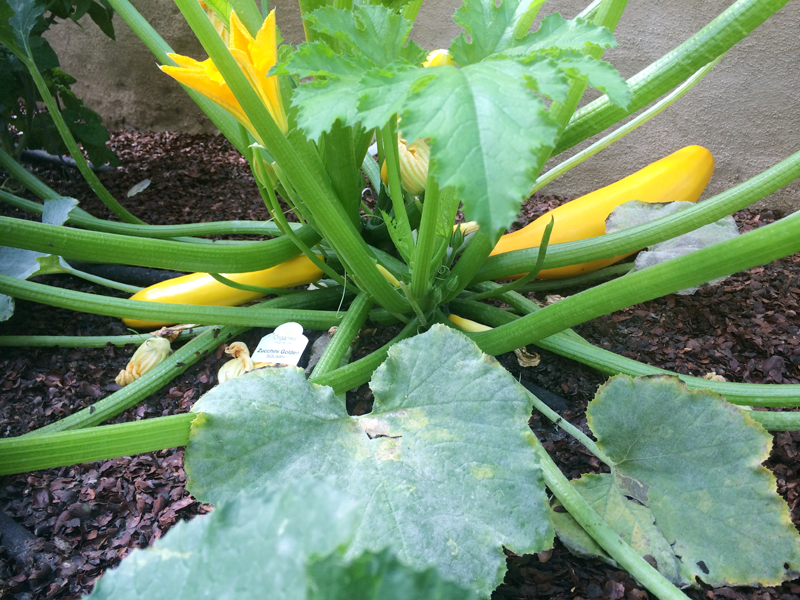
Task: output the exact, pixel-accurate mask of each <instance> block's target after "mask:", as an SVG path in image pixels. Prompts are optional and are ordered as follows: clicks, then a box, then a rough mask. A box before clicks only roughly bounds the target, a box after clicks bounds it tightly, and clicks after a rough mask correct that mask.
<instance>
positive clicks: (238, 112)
mask: <svg viewBox="0 0 800 600" xmlns="http://www.w3.org/2000/svg"><path fill="white" fill-rule="evenodd" d="M228 49H229V50H230V52H231V55H232V56H233V57H234V58H235V59H236V62H238V63H239V66H240V67H241V69H242V71H243V72H244V74H245V75H247V78H248V79H249V80H250V85H252V86H253V89H255V90H256V92H257V93H258V96H259V98H261V101H262V102H263V103H264V105H265V106H266V107H267V110H269V113H270V114H271V115H272V118H273V119H274V120H275V122H276V123H277V124H278V127H280V128H281V131H283V132H284V133H286V132H287V131H288V129H289V124H288V121H287V119H286V111H285V110H284V108H283V101H282V100H281V94H280V88H279V83H278V76H277V75H272V76H271V77H266V74H267V73H268V72H269V70H270V69H271V68H272V67H273V66H275V63H276V62H277V59H278V44H277V32H276V30H275V10H272V11H270V13H269V15H268V16H267V18H266V19H264V24H263V25H262V26H261V29H260V30H259V32H258V33H257V34H256V37H255V39H254V38H253V36H251V35H250V33H249V32H248V31H247V29H246V28H245V27H244V25H242V22H241V21H240V20H239V17H237V16H236V13H235V12H233V11H231V22H230V42H229V44H228ZM169 57H170V58H171V59H172V60H174V61H175V62H176V63H177V65H178V66H177V67H171V66H162V67H161V70H162V71H164V72H165V73H166V74H167V75H169V76H171V77H173V78H174V79H177V80H178V81H180V82H181V83H182V84H184V85H186V86H188V87H190V88H192V89H193V90H195V91H197V92H200V93H201V94H203V95H204V96H205V97H206V98H208V99H210V100H213V101H214V102H216V103H217V104H219V105H220V106H221V107H222V108H224V109H225V110H227V111H228V112H229V113H231V114H232V115H233V116H234V117H235V118H236V120H237V121H239V122H240V123H241V124H242V125H244V126H245V127H247V129H248V130H249V131H250V132H251V133H252V134H253V136H254V137H255V138H256V139H257V140H259V142H261V140H260V138H259V136H258V135H257V134H256V132H255V129H254V128H253V124H252V123H251V122H250V119H249V118H248V117H247V115H246V114H245V113H244V111H243V110H242V107H241V105H240V104H239V101H238V100H237V99H236V97H235V96H234V95H233V92H231V90H230V88H229V87H228V84H227V83H225V79H224V78H223V77H222V74H221V73H220V72H219V70H218V69H217V67H216V65H215V64H214V62H213V61H212V60H211V59H210V58H209V59H206V60H204V61H202V62H200V61H196V60H194V59H193V58H189V57H188V56H181V55H180V54H170V55H169Z"/></svg>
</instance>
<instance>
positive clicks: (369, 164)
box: [361, 153, 381, 194]
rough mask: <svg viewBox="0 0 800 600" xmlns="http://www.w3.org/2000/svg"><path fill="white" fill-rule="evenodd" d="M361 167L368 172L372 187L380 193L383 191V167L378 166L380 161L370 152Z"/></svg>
mask: <svg viewBox="0 0 800 600" xmlns="http://www.w3.org/2000/svg"><path fill="white" fill-rule="evenodd" d="M361 168H362V169H363V170H364V173H366V174H367V178H368V179H369V182H370V183H371V184H372V189H373V190H375V193H376V194H378V193H379V192H380V191H381V168H380V167H379V166H378V163H377V162H375V159H374V158H373V157H372V155H371V154H369V153H368V154H367V155H366V156H365V157H364V161H363V162H362V163H361Z"/></svg>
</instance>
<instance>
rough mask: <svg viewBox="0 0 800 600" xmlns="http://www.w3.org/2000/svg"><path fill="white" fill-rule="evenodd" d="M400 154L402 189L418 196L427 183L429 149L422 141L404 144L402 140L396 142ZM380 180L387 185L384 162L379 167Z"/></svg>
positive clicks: (387, 174)
mask: <svg viewBox="0 0 800 600" xmlns="http://www.w3.org/2000/svg"><path fill="white" fill-rule="evenodd" d="M397 150H398V152H399V154H400V180H401V181H402V183H403V187H404V188H405V189H406V191H407V192H408V193H409V194H411V195H412V196H419V195H420V194H421V193H422V192H424V191H425V184H426V183H427V182H428V163H429V162H430V159H431V147H430V146H428V144H426V143H425V142H424V141H423V140H417V141H415V142H412V143H411V144H406V141H405V140H404V139H402V138H401V139H399V140H397ZM381 180H382V181H383V183H385V184H386V185H389V173H388V171H387V169H386V162H385V161H384V163H383V166H381Z"/></svg>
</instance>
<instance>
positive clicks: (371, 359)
mask: <svg viewBox="0 0 800 600" xmlns="http://www.w3.org/2000/svg"><path fill="white" fill-rule="evenodd" d="M418 328H419V322H418V321H417V320H416V319H412V320H411V321H410V322H409V323H408V324H407V325H406V326H405V327H403V329H402V331H400V333H398V334H397V335H396V336H395V337H394V338H392V340H391V341H390V342H389V343H388V344H385V345H384V346H381V347H380V348H378V349H377V350H375V352H373V353H372V354H369V355H368V356H365V357H364V358H362V359H360V360H357V361H355V362H352V363H350V364H349V365H345V366H344V367H339V368H338V369H336V370H335V371H330V372H329V373H325V374H323V375H321V376H320V377H311V378H310V379H309V382H310V383H315V384H317V385H327V386H330V387H332V388H333V391H334V392H335V393H337V394H341V393H342V392H346V391H348V390H352V389H354V388H357V387H358V386H360V385H363V384H365V383H366V382H368V381H369V380H370V377H372V373H373V372H374V371H375V369H377V368H378V367H379V366H381V363H382V362H383V361H385V360H386V357H387V356H388V355H389V348H391V347H392V346H394V345H395V344H396V343H397V342H399V341H401V340H404V339H406V338H409V337H411V336H412V335H416V333H417V329H418Z"/></svg>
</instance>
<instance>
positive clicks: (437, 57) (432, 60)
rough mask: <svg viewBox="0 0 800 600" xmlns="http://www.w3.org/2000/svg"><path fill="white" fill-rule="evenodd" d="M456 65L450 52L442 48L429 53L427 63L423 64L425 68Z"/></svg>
mask: <svg viewBox="0 0 800 600" xmlns="http://www.w3.org/2000/svg"><path fill="white" fill-rule="evenodd" d="M455 64H456V63H455V62H453V57H452V56H450V52H448V51H447V50H445V49H443V48H440V49H439V50H432V51H431V52H428V56H427V57H426V58H425V62H424V63H422V66H423V67H443V66H445V65H451V66H453V65H455Z"/></svg>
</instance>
